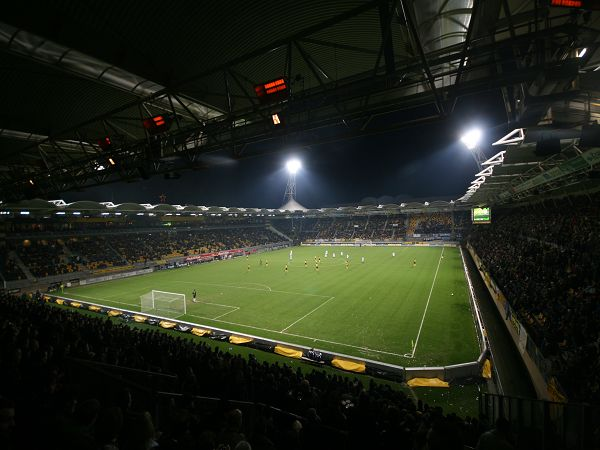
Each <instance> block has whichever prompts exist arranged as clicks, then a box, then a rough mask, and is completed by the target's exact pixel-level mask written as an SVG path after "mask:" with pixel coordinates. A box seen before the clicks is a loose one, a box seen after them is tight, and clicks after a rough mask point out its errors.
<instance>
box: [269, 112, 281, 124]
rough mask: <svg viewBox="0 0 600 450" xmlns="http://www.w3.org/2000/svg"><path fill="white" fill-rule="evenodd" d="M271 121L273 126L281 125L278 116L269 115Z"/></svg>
mask: <svg viewBox="0 0 600 450" xmlns="http://www.w3.org/2000/svg"><path fill="white" fill-rule="evenodd" d="M271 119H273V125H281V119H280V118H279V114H273V115H271Z"/></svg>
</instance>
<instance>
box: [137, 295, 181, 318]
mask: <svg viewBox="0 0 600 450" xmlns="http://www.w3.org/2000/svg"><path fill="white" fill-rule="evenodd" d="M140 307H141V308H140V310H141V312H142V313H144V314H155V315H157V316H163V317H168V318H171V319H174V318H175V317H179V316H182V315H184V314H186V312H187V307H186V302H185V294H179V293H177V292H165V291H156V290H152V291H150V292H148V293H146V294H144V295H142V296H140Z"/></svg>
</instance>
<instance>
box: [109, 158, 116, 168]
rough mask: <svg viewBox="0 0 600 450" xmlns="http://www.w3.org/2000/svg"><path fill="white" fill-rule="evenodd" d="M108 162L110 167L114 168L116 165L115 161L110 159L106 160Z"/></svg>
mask: <svg viewBox="0 0 600 450" xmlns="http://www.w3.org/2000/svg"><path fill="white" fill-rule="evenodd" d="M108 162H109V163H110V165H111V166H114V165H115V164H116V162H115V160H114V159H112V158H108Z"/></svg>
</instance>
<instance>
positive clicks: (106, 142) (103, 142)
mask: <svg viewBox="0 0 600 450" xmlns="http://www.w3.org/2000/svg"><path fill="white" fill-rule="evenodd" d="M98 146H99V147H100V148H101V149H102V150H108V149H109V148H111V147H112V141H111V140H110V137H108V136H106V137H104V138H102V139H98Z"/></svg>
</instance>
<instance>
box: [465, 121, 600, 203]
mask: <svg viewBox="0 0 600 450" xmlns="http://www.w3.org/2000/svg"><path fill="white" fill-rule="evenodd" d="M586 131H587V133H589V134H590V136H595V138H594V139H595V140H598V139H599V138H600V126H599V125H596V126H593V127H586ZM540 132H543V133H545V135H546V139H544V140H542V142H547V143H550V144H552V143H553V145H552V146H544V145H539V143H538V142H539V141H540V138H539V136H538V135H539V133H540ZM507 138H508V140H510V141H511V142H510V143H509V144H508V145H503V144H498V147H499V149H500V148H503V150H500V151H499V152H498V153H496V154H495V155H493V156H492V157H490V158H489V159H487V160H486V161H484V162H483V163H482V164H481V170H480V172H478V173H477V174H475V179H474V180H473V181H472V182H471V185H470V186H469V188H468V190H467V192H466V193H465V195H464V196H463V197H461V198H460V199H459V203H466V204H478V205H494V204H503V203H518V202H523V201H536V200H537V199H539V198H542V197H550V196H565V195H570V194H581V193H591V192H596V191H598V190H600V182H599V179H600V177H599V176H598V175H599V174H600V172H599V171H598V168H600V141H598V142H593V144H594V145H589V143H588V142H586V138H585V137H582V136H581V132H580V131H579V130H577V129H571V130H556V131H553V132H551V133H549V132H548V130H545V129H539V128H538V129H536V128H531V129H518V130H515V132H512V133H511V134H509V135H508V136H507Z"/></svg>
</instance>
